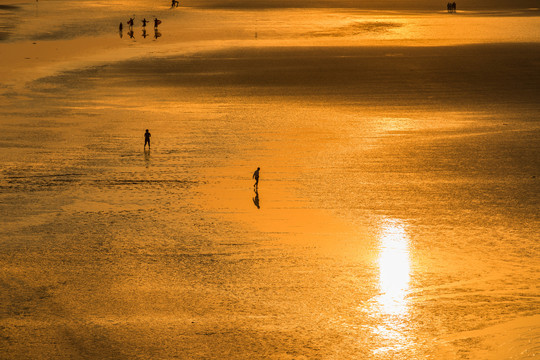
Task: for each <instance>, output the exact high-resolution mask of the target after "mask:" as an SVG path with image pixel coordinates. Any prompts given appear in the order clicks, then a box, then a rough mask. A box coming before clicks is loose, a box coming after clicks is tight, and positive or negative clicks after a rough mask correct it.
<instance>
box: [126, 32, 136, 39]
mask: <svg viewBox="0 0 540 360" xmlns="http://www.w3.org/2000/svg"><path fill="white" fill-rule="evenodd" d="M127 34H128V35H129V38H130V39H133V38H135V33H134V32H133V30H129V31H128V33H127Z"/></svg>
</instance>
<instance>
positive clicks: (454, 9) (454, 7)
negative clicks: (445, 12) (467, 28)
mask: <svg viewBox="0 0 540 360" xmlns="http://www.w3.org/2000/svg"><path fill="white" fill-rule="evenodd" d="M452 12H456V2H455V1H454V2H453V3H452Z"/></svg>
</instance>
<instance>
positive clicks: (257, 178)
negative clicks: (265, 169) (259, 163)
mask: <svg viewBox="0 0 540 360" xmlns="http://www.w3.org/2000/svg"><path fill="white" fill-rule="evenodd" d="M260 170H261V168H260V167H258V168H257V170H255V172H254V173H253V177H252V178H253V179H255V184H254V185H253V187H254V188H255V189H258V188H259V171H260Z"/></svg>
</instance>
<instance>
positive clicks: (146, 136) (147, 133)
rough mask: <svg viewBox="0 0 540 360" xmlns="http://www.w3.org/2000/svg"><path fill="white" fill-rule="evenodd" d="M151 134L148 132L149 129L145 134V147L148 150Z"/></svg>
mask: <svg viewBox="0 0 540 360" xmlns="http://www.w3.org/2000/svg"><path fill="white" fill-rule="evenodd" d="M150 136H152V135H150V132H148V129H146V132H145V133H144V147H145V148H146V144H148V149H150Z"/></svg>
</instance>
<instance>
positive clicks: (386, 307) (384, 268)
mask: <svg viewBox="0 0 540 360" xmlns="http://www.w3.org/2000/svg"><path fill="white" fill-rule="evenodd" d="M380 249H381V251H380V255H379V288H380V291H381V295H379V297H378V298H377V302H378V304H379V307H380V309H381V312H383V313H386V314H391V315H403V314H405V313H406V311H407V299H406V295H407V290H408V288H409V280H410V276H411V275H410V267H411V265H410V259H409V239H408V237H407V233H406V232H405V227H404V225H403V224H402V223H400V222H399V221H396V220H389V221H386V222H385V223H384V225H383V228H382V231H381V237H380Z"/></svg>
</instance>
